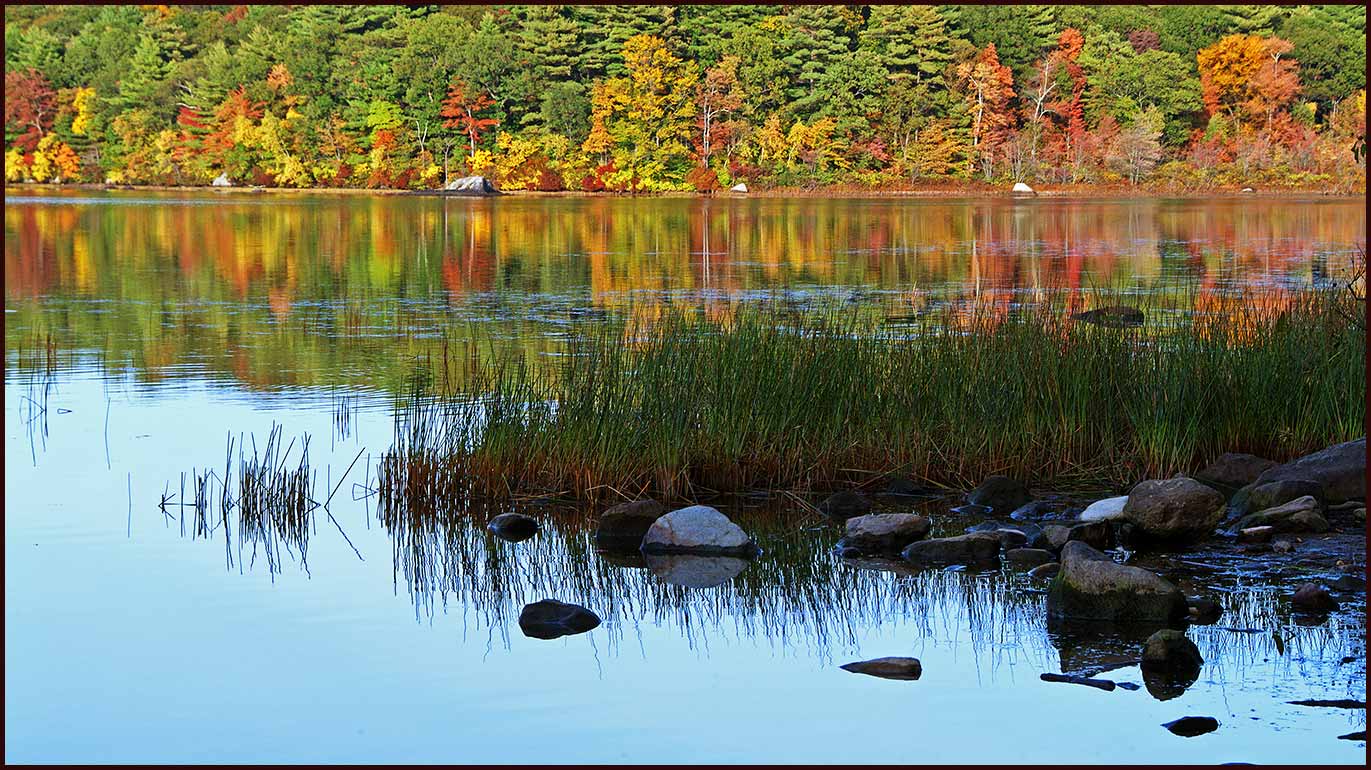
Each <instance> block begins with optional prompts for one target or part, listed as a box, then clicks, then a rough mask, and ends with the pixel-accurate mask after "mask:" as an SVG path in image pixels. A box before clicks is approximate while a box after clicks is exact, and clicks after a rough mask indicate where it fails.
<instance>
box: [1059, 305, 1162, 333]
mask: <svg viewBox="0 0 1371 770" xmlns="http://www.w3.org/2000/svg"><path fill="white" fill-rule="evenodd" d="M1071 318H1072V319H1074V320H1077V321H1084V322H1086V323H1090V324H1095V325H1096V326H1107V327H1109V328H1111V329H1122V328H1125V327H1129V326H1142V323H1143V320H1144V316H1143V311H1141V310H1139V309H1137V308H1135V307H1128V306H1126V305H1111V306H1109V307H1101V308H1096V309H1094V310H1087V311H1085V312H1084V313H1076V314H1075V315H1073V316H1071Z"/></svg>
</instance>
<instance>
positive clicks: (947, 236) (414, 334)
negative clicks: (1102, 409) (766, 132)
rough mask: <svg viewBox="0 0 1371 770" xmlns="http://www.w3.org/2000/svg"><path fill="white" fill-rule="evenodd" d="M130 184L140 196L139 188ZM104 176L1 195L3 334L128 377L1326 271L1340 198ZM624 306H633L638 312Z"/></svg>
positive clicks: (395, 361) (1355, 231)
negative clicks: (506, 188)
mask: <svg viewBox="0 0 1371 770" xmlns="http://www.w3.org/2000/svg"><path fill="white" fill-rule="evenodd" d="M139 195H140V196H141V197H142V198H148V197H149V194H144V193H140V194H139ZM211 197H212V196H209V197H206V198H197V197H195V196H191V197H189V198H187V196H184V195H180V196H176V195H166V196H159V195H152V196H151V198H152V199H155V200H156V201H159V202H162V203H165V204H166V205H111V204H115V203H118V202H120V201H124V200H126V196H124V195H123V194H121V193H105V194H98V195H91V194H82V195H80V196H72V195H70V194H60V193H59V194H54V195H51V196H47V195H45V196H31V197H25V198H21V199H14V200H11V201H9V202H8V205H7V206H6V207H5V275H6V308H7V310H8V311H11V312H10V313H9V315H8V318H7V321H8V323H7V324H6V326H7V331H6V342H7V344H8V345H9V346H11V347H15V346H17V345H18V344H19V342H20V341H22V340H25V339H29V338H31V336H32V335H36V334H37V335H45V334H50V335H51V336H52V338H53V339H54V340H56V342H57V344H58V345H60V346H61V347H62V348H63V349H79V350H86V351H100V352H101V353H102V354H103V355H104V356H105V357H106V358H107V359H108V360H109V362H110V363H109V365H110V366H111V367H112V368H113V369H115V370H116V371H117V370H118V369H120V368H127V369H131V370H132V371H134V372H136V373H137V375H138V376H139V377H140V378H142V379H144V380H145V381H149V382H157V381H161V380H164V379H167V378H180V377H188V376H205V375H210V376H216V377H220V378H224V379H231V380H234V381H236V382H239V383H242V384H246V385H248V386H250V387H255V388H263V389H269V388H279V387H281V386H296V385H340V384H345V385H351V386H365V387H369V388H380V389H388V390H394V389H396V386H398V384H399V383H400V382H401V381H402V380H403V378H404V376H405V365H406V363H407V362H408V361H410V360H412V359H413V358H414V357H416V356H418V355H420V354H422V353H424V352H426V351H427V349H428V347H429V346H430V343H431V342H432V341H433V340H435V339H437V338H438V337H440V336H444V334H447V336H453V335H455V336H456V337H458V338H462V337H471V336H474V335H477V332H478V331H479V336H480V337H481V338H482V339H486V340H490V341H492V344H494V345H496V346H499V347H503V348H505V349H506V350H519V351H522V352H524V354H525V355H528V356H536V355H538V354H540V353H544V352H547V351H549V350H551V349H553V345H552V341H553V340H555V338H556V337H557V336H558V335H560V334H561V333H562V332H563V330H564V329H565V328H566V326H567V325H568V324H571V323H575V322H576V321H577V320H580V319H583V318H584V317H585V315H586V313H591V314H597V313H600V314H602V313H603V312H604V311H607V310H615V311H618V310H628V311H629V312H631V313H632V314H634V315H638V316H642V317H651V316H652V315H653V314H654V313H656V312H659V310H660V308H661V306H662V305H663V304H664V303H671V302H678V303H679V302H686V303H688V304H691V305H698V306H701V307H703V308H705V309H706V310H707V311H708V312H711V313H726V312H727V310H728V307H729V306H730V303H731V302H734V301H738V300H751V299H759V298H763V297H774V296H775V295H776V294H778V293H780V294H782V295H784V296H786V297H788V298H790V299H791V300H793V301H796V302H800V303H804V302H808V301H814V300H816V299H819V298H824V297H827V298H834V297H836V298H838V299H844V300H850V301H853V302H856V303H859V304H866V303H870V302H873V301H876V300H880V301H882V302H885V303H888V304H890V305H891V306H892V307H893V308H894V310H893V311H892V312H895V313H896V314H898V313H899V312H900V308H903V312H907V313H918V312H921V311H927V310H929V309H930V308H933V307H938V306H941V305H945V304H947V303H951V304H953V305H955V306H957V307H962V308H964V312H966V313H971V312H983V313H984V312H986V311H990V312H991V313H992V315H993V314H1001V315H1002V314H1005V313H1008V312H1010V311H1011V309H1012V308H1014V307H1016V306H1017V305H1018V304H1020V303H1024V302H1030V303H1031V302H1039V301H1043V300H1045V299H1046V298H1049V297H1054V298H1057V299H1058V300H1061V301H1062V302H1063V303H1064V304H1065V306H1066V308H1067V309H1068V311H1075V310H1082V309H1084V307H1083V306H1082V305H1083V303H1084V302H1085V297H1086V294H1087V292H1088V291H1089V290H1090V289H1091V288H1092V287H1113V288H1115V289H1118V290H1119V291H1121V292H1123V293H1124V294H1139V293H1149V294H1150V293H1156V292H1157V291H1158V289H1159V287H1172V288H1177V287H1183V291H1181V290H1178V291H1175V292H1174V293H1175V294H1176V296H1175V297H1172V298H1169V299H1166V300H1165V302H1167V303H1171V304H1173V305H1175V306H1176V307H1178V308H1180V309H1185V310H1209V311H1216V310H1224V309H1231V308H1230V307H1229V305H1231V303H1233V302H1235V301H1237V300H1235V299H1234V296H1235V295H1234V290H1235V289H1240V288H1242V289H1254V288H1262V289H1269V290H1270V291H1268V292H1264V294H1263V296H1265V297H1267V298H1268V299H1267V300H1266V301H1268V302H1273V303H1279V302H1280V301H1281V295H1282V292H1284V291H1286V290H1289V289H1291V288H1294V287H1299V286H1307V285H1310V284H1319V283H1322V282H1326V281H1327V280H1330V278H1335V277H1337V276H1341V275H1344V274H1346V273H1348V272H1349V268H1350V267H1351V266H1352V265H1353V264H1354V263H1356V262H1358V258H1357V256H1356V254H1355V253H1354V245H1355V244H1357V243H1360V242H1362V240H1363V231H1364V228H1365V214H1364V210H1363V207H1364V203H1363V202H1362V201H1361V200H1337V199H1331V200H1330V199H1311V200H1300V201H1298V202H1297V203H1296V202H1294V201H1289V200H1245V201H1234V200H1209V201H1176V200H1156V199H1149V200H1116V201H1083V200H1038V201H1031V202H1030V201H1017V202H1016V201H1006V200H971V201H967V200H892V199H846V200H832V199H818V198H805V199H789V200H787V199H755V198H754V199H749V200H728V201H724V200H707V199H647V200H643V199H636V200H627V199H615V198H566V199H547V198H537V199H530V198H517V197H515V198H507V199H500V200H478V199H454V198H446V199H432V198H414V197H386V196H378V197H368V196H337V197H329V196H317V195H305V196H298V197H297V196H291V197H288V198H281V199H279V200H278V199H273V200H272V201H271V202H270V203H271V205H262V204H261V202H260V201H251V200H246V199H238V198H235V199H231V200H225V199H220V198H214V199H213V205H195V206H185V205H174V204H176V203H177V202H179V201H183V200H190V201H194V202H205V201H206V200H210V198H211ZM640 320H641V319H640Z"/></svg>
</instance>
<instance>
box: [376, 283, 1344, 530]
mask: <svg viewBox="0 0 1371 770" xmlns="http://www.w3.org/2000/svg"><path fill="white" fill-rule="evenodd" d="M1260 299H1261V298H1257V297H1246V298H1228V299H1227V300H1225V301H1223V302H1222V303H1221V304H1222V307H1221V308H1220V309H1214V308H1212V307H1211V308H1210V309H1209V311H1207V312H1198V313H1194V314H1173V315H1171V316H1165V315H1162V314H1159V313H1156V312H1152V311H1149V316H1148V321H1147V323H1146V324H1145V325H1143V326H1141V327H1137V328H1106V327H1101V326H1097V325H1093V324H1089V323H1083V322H1080V321H1073V320H1071V319H1070V317H1069V315H1068V314H1067V313H1065V312H1063V309H1062V308H1061V307H1048V306H1039V307H1035V308H1019V307H1008V308H1006V307H1003V306H1001V307H998V308H988V309H982V310H972V311H970V312H967V311H965V310H959V309H954V308H951V307H948V308H943V309H941V310H935V311H932V312H929V313H925V314H923V315H921V316H919V317H917V318H913V317H909V316H902V317H900V319H899V320H900V323H898V324H891V323H883V322H882V321H883V320H884V317H883V316H882V315H881V314H880V313H876V314H872V313H862V312H859V311H857V310H854V309H853V308H852V307H851V306H841V305H836V304H835V305H829V306H825V307H821V308H817V309H811V310H809V311H806V312H797V311H796V310H795V309H794V308H793V307H787V306H780V305H762V306H759V305H755V304H748V305H739V306H736V307H733V308H730V309H729V310H728V311H727V312H725V313H722V314H716V315H715V316H714V317H708V316H706V315H705V314H701V313H696V312H692V311H691V310H688V309H675V310H672V309H667V310H665V311H662V312H660V313H659V314H657V315H656V316H655V317H652V318H651V319H644V318H642V317H635V316H634V315H633V314H631V313H630V314H629V320H624V319H596V320H594V321H591V322H587V323H583V324H581V325H578V326H577V327H576V328H574V329H573V330H572V331H571V333H570V334H569V335H568V336H567V338H566V339H565V343H564V349H563V350H562V351H561V353H560V354H559V355H555V356H551V357H549V358H548V360H547V362H546V363H543V364H538V365H531V364H528V363H526V362H525V361H523V360H513V359H508V358H502V357H498V356H490V357H482V356H481V355H479V353H478V350H477V348H476V347H474V346H467V347H466V348H463V349H461V350H459V351H457V352H456V353H453V352H452V351H451V350H450V349H449V348H448V346H447V345H444V346H443V349H442V351H441V352H440V353H439V355H440V356H441V358H442V361H441V366H438V367H426V370H427V371H440V372H442V374H441V375H440V380H439V381H438V382H425V381H416V385H415V387H414V389H413V390H412V392H411V393H410V394H409V395H408V397H407V398H406V399H405V400H404V401H403V402H402V403H400V404H398V405H397V415H396V440H395V445H394V446H393V447H392V449H391V450H390V451H389V452H387V453H386V454H385V455H384V456H383V457H382V459H381V462H380V466H379V471H378V480H379V485H378V491H379V492H380V495H381V502H382V505H394V506H403V507H405V508H407V509H414V508H417V509H420V510H434V509H446V508H451V507H452V506H460V505H462V504H463V503H464V501H466V500H469V499H470V498H472V497H473V496H475V497H486V496H495V497H503V496H537V495H547V496H554V495H555V496H570V497H574V498H577V499H582V500H588V501H611V500H619V499H624V498H631V497H635V496H638V495H653V496H657V497H661V498H667V499H700V498H702V497H708V496H710V495H714V494H723V493H732V492H739V491H745V490H749V489H758V488H765V489H791V490H809V491H824V490H830V489H833V488H837V487H840V486H846V485H851V484H854V483H856V484H860V483H864V482H871V481H874V480H876V479H879V478H881V477H884V476H887V475H890V474H900V475H905V476H909V477H911V478H914V479H916V480H922V481H924V482H927V483H932V484H940V485H951V486H963V487H964V486H968V485H972V484H974V483H976V482H978V481H979V480H980V479H981V478H983V477H984V476H986V475H988V474H991V473H1004V474H1009V475H1013V476H1017V477H1021V478H1024V479H1027V480H1029V481H1032V482H1039V483H1042V482H1050V483H1052V484H1054V485H1056V486H1059V487H1068V486H1088V487H1092V488H1101V487H1106V486H1108V487H1114V488H1122V487H1123V486H1125V485H1127V484H1129V483H1132V482H1135V481H1137V480H1140V479H1142V478H1148V477H1165V476H1169V475H1171V474H1174V473H1177V472H1184V471H1189V470H1193V469H1194V468H1195V467H1196V466H1197V464H1200V463H1203V462H1205V461H1207V460H1209V459H1211V458H1212V457H1213V456H1215V455H1217V454H1220V453H1222V452H1228V451H1241V452H1251V453H1254V454H1259V455H1263V456H1267V457H1272V458H1276V459H1283V458H1288V457H1291V456H1294V455H1296V454H1299V453H1303V452H1307V451H1311V450H1314V449H1317V448H1320V447H1322V446H1325V445H1327V444H1330V443H1334V442H1337V441H1343V440H1347V439H1350V438H1354V437H1356V436H1360V435H1362V433H1363V427H1362V426H1363V423H1364V419H1365V402H1364V397H1365V391H1366V383H1365V331H1364V328H1363V327H1362V326H1361V325H1360V324H1359V323H1357V322H1356V320H1357V319H1360V318H1362V317H1364V314H1363V310H1362V308H1361V307H1356V308H1354V310H1355V312H1353V313H1350V314H1349V313H1348V312H1347V308H1346V307H1345V304H1346V303H1345V302H1343V303H1341V304H1342V306H1340V304H1339V299H1338V298H1337V297H1334V296H1333V295H1332V293H1330V292H1327V291H1311V292H1308V293H1302V294H1294V295H1292V294H1289V293H1288V292H1287V293H1285V294H1284V295H1282V299H1281V301H1280V302H1279V303H1274V304H1273V303H1271V302H1264V301H1260ZM1095 304H1096V305H1099V304H1103V303H1101V302H1099V301H1098V299H1097V301H1096V303H1095ZM1213 304H1214V303H1210V305H1211V306H1212V305H1213ZM1191 306H1192V307H1193V306H1194V305H1191ZM451 366H462V367H464V368H465V370H466V371H465V372H464V373H463V374H464V376H461V377H449V376H448V372H449V371H450V367H451ZM452 381H460V382H462V383H463V385H461V386H458V387H454V386H452V385H451V384H450V383H451V382H452Z"/></svg>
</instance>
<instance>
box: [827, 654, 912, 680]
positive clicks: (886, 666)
mask: <svg viewBox="0 0 1371 770" xmlns="http://www.w3.org/2000/svg"><path fill="white" fill-rule="evenodd" d="M840 668H842V670H844V671H851V672H852V673H854V674H866V675H867V676H878V677H880V678H882V679H901V680H904V681H913V680H915V679H918V678H919V677H920V676H921V675H922V674H923V665H922V664H921V663H919V659H918V658H899V657H889V658H876V659H874V660H863V661H860V662H857V663H844V664H843V665H842V666H841V667H840Z"/></svg>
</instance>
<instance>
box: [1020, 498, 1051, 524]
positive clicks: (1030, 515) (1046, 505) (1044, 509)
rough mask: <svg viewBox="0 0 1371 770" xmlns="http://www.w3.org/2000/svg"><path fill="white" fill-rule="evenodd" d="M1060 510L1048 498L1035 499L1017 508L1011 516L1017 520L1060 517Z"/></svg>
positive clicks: (1040, 519)
mask: <svg viewBox="0 0 1371 770" xmlns="http://www.w3.org/2000/svg"><path fill="white" fill-rule="evenodd" d="M1059 513H1060V511H1059V510H1058V508H1057V506H1056V505H1055V504H1053V503H1052V502H1050V501H1048V500H1033V501H1031V502H1027V503H1024V504H1023V505H1021V506H1019V507H1018V508H1015V509H1014V510H1013V511H1012V512H1011V513H1010V514H1009V518H1011V519H1013V520H1015V521H1042V520H1043V519H1055V518H1058V514H1059Z"/></svg>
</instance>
